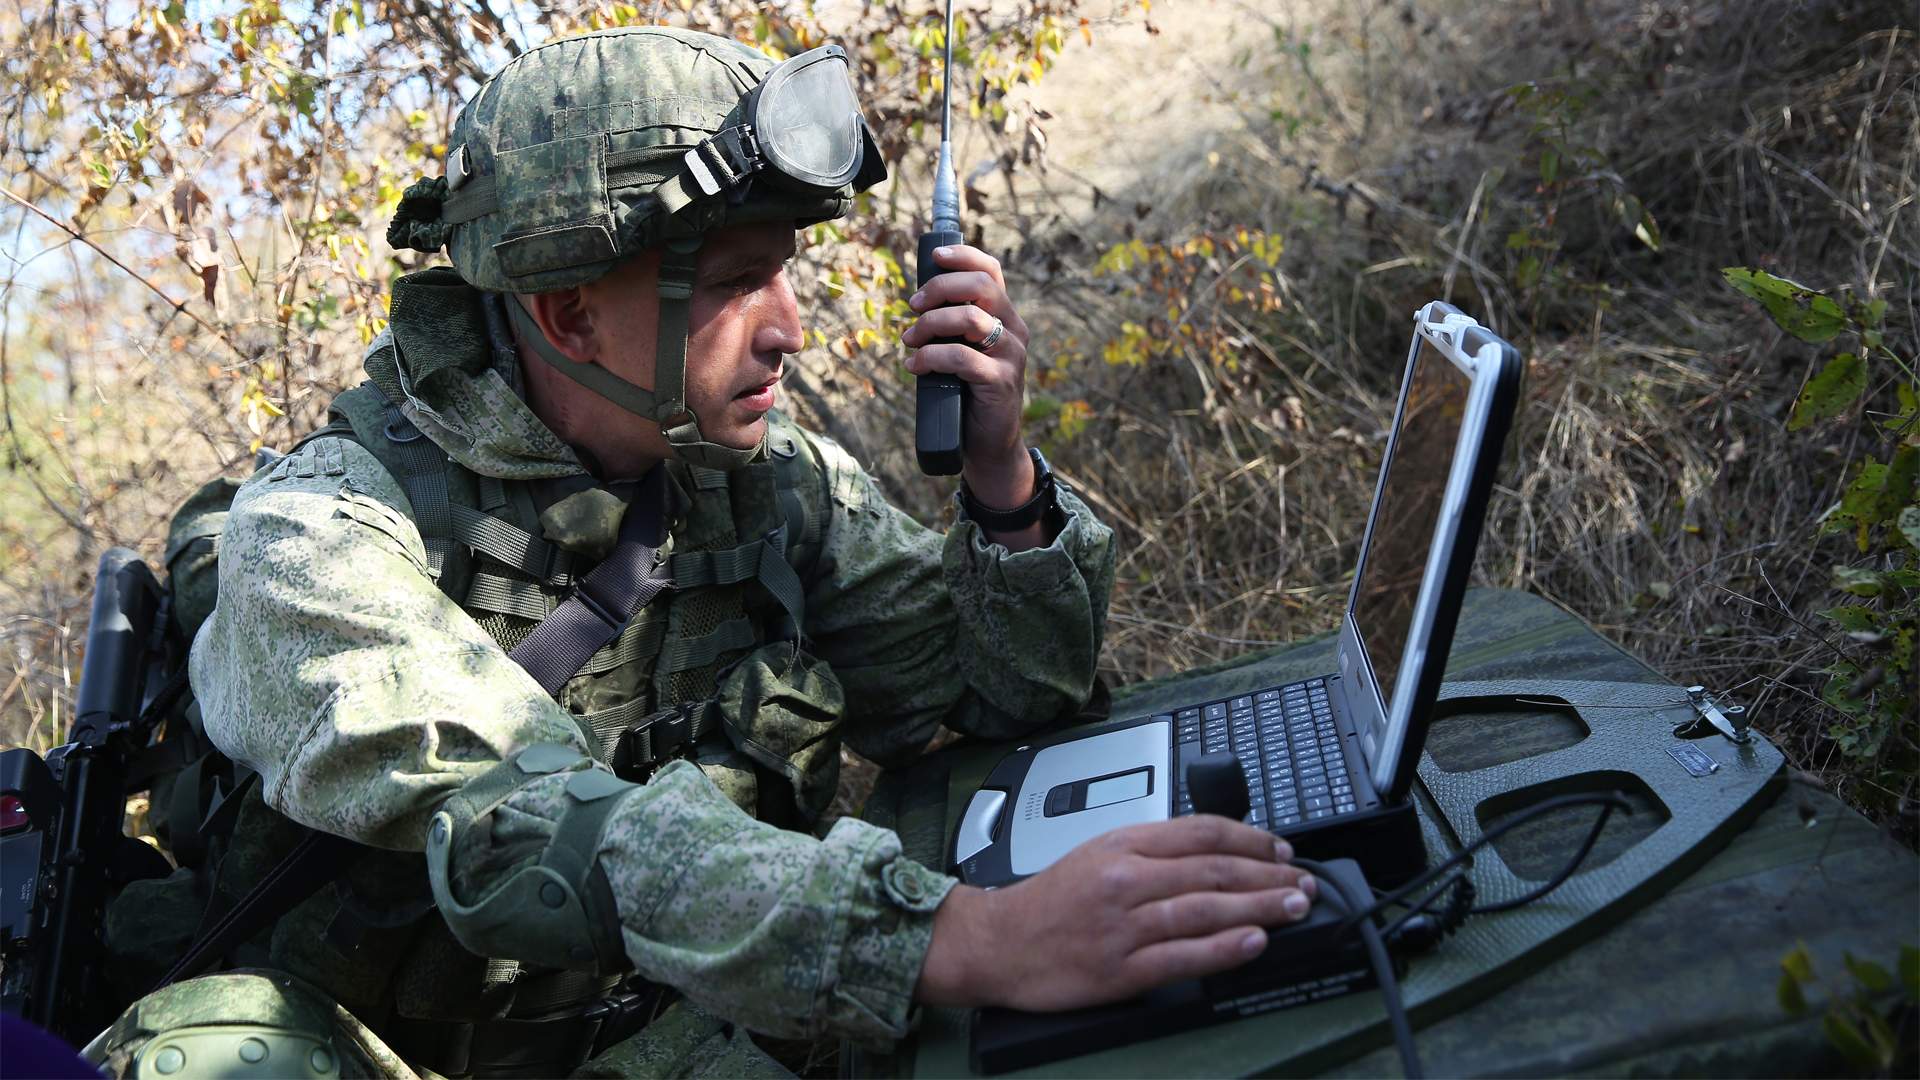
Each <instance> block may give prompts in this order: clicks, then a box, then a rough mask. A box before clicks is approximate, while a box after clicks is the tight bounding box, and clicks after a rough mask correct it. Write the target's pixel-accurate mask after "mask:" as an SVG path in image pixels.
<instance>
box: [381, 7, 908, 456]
mask: <svg viewBox="0 0 1920 1080" xmlns="http://www.w3.org/2000/svg"><path fill="white" fill-rule="evenodd" d="M836 60H837V62H838V66H837V67H836V65H835V61H836ZM836 76H837V78H836ZM770 91H771V93H770ZM769 97H773V98H778V99H780V100H779V101H768V100H767V99H768V98H769ZM781 102H784V105H782V104H781ZM809 111H811V112H813V113H814V114H815V115H816V116H819V115H825V116H826V117H827V119H828V121H829V123H828V124H826V125H825V126H826V127H827V128H830V129H831V131H832V138H831V139H829V140H827V141H828V142H829V143H831V144H832V145H831V146H830V147H829V148H828V149H827V150H826V151H825V152H824V153H825V156H826V157H828V158H832V159H833V164H832V165H830V166H827V167H823V168H820V169H814V170H811V171H810V170H809V169H808V168H807V167H806V166H805V164H804V163H802V164H800V165H797V166H795V165H790V159H791V157H792V156H793V155H786V156H785V157H784V158H783V155H782V154H781V153H780V150H779V147H778V146H777V145H774V143H775V142H777V138H770V137H769V136H777V133H778V131H779V130H780V128H781V123H782V121H783V120H790V119H791V118H792V117H794V116H796V115H799V114H805V113H807V112H809ZM802 118H803V119H804V117H802ZM789 126H790V127H792V129H793V130H796V131H798V130H802V129H805V130H807V131H809V132H817V131H818V130H819V129H820V128H821V125H819V124H812V125H806V124H789ZM756 129H757V130H756ZM849 140H851V143H849ZM807 145H809V146H818V145H820V143H819V140H818V139H815V140H813V142H811V143H809V144H807ZM803 149H804V148H803ZM800 156H801V157H802V158H805V157H806V156H807V155H806V154H805V153H804V152H803V153H802V154H801V155H800ZM821 156H822V155H821V153H819V152H816V153H815V154H814V155H813V157H814V158H820V157H821ZM885 176H886V167H885V164H884V162H883V161H882V159H881V157H880V153H879V150H878V148H877V147H876V146H875V144H874V141H873V137H872V133H871V132H870V131H869V130H868V129H867V126H866V121H865V120H864V118H862V117H861V116H860V112H859V105H858V103H857V102H856V101H855V100H854V97H853V93H852V89H851V86H850V85H849V84H848V80H847V76H846V68H845V55H844V54H843V53H841V52H840V51H839V49H838V48H837V47H833V46H826V47H823V48H821V49H815V50H812V51H810V52H808V53H803V54H801V55H800V56H796V57H793V58H791V59H789V60H787V61H785V62H782V63H779V64H776V63H775V62H774V61H773V60H772V59H770V58H769V57H767V56H765V55H764V54H762V53H760V52H758V51H757V50H754V49H752V48H750V47H748V46H746V45H744V44H741V43H740V42H736V41H730V40H728V39H726V38H721V37H715V36H713V35H711V34H702V33H697V32H694V31H689V30H681V29H677V28H673V27H663V26H648V27H625V28H621V29H615V30H605V31H600V32H598V33H592V34H585V35H581V36H578V37H569V38H562V39H560V40H557V41H552V42H549V43H547V44H545V45H542V46H540V47H538V48H535V49H531V50H528V51H527V52H525V53H522V54H521V55H520V56H518V57H516V58H515V59H514V60H513V61H512V62H510V63H509V64H508V65H507V66H506V67H505V68H503V69H501V70H500V71H499V72H498V73H497V74H495V75H494V76H493V78H491V79H489V80H488V81H487V83H486V85H484V86H482V87H481V89H480V92H479V93H478V94H476V95H475V96H474V97H473V99H472V100H471V101H469V102H468V103H467V104H466V106H465V107H464V108H463V109H462V110H461V111H460V115H459V118H458V119H457V120H456V121H455V123H454V128H453V134H452V136H451V138H450V140H449V144H448V152H447V165H446V169H445V172H444V174H443V175H442V176H441V177H436V178H433V179H430V180H423V181H421V182H419V183H417V184H415V185H413V187H410V188H409V189H408V190H407V195H406V197H405V198H403V199H402V200H401V204H400V207H399V208H398V210H397V211H396V212H395V214H394V219H393V223H392V224H391V226H390V227H389V228H388V231H387V239H388V242H389V243H391V244H392V245H393V246H395V247H411V248H414V249H416V250H421V251H437V250H439V248H440V247H441V246H442V245H445V247H446V249H447V253H448V255H449V256H450V257H451V259H452V261H453V265H454V268H455V269H456V270H458V271H459V273H460V276H461V277H462V278H464V279H466V281H467V282H468V283H469V284H471V285H473V286H475V287H477V288H481V289H486V290H490V291H494V292H503V293H538V292H552V291H557V290H560V289H567V288H572V287H575V286H579V285H584V284H587V283H589V282H591V281H594V280H595V279H597V278H599V277H601V276H602V275H604V274H606V273H607V272H608V271H610V270H612V269H613V267H614V266H615V265H616V264H617V263H619V262H620V260H622V259H624V258H627V257H630V256H632V255H635V254H638V253H640V252H642V251H646V250H649V249H654V248H659V249H662V251H661V266H660V279H659V281H660V283H659V293H660V317H659V329H658V332H657V335H656V337H657V346H656V350H655V362H654V387H653V388H652V389H651V390H649V389H647V388H644V387H640V386H636V385H634V384H632V383H629V382H627V381H626V380H625V379H622V378H620V377H618V376H616V375H614V374H613V373H612V372H611V371H609V370H608V369H606V368H604V367H601V366H599V365H597V364H583V363H579V362H577V361H574V360H572V359H570V358H568V357H566V356H564V355H562V354H561V353H560V352H559V351H558V350H557V349H554V348H553V346H552V345H551V343H549V342H548V341H547V340H546V338H545V337H544V336H543V335H542V334H541V333H540V331H539V330H538V328H537V327H536V325H535V324H534V322H533V320H532V318H531V317H530V316H529V315H528V314H527V312H526V310H525V308H524V307H523V306H522V305H521V304H520V303H518V302H513V301H509V303H508V304H507V309H508V311H509V313H510V314H511V315H512V316H513V318H514V321H515V323H516V325H517V326H518V328H519V330H520V333H521V336H522V337H523V338H524V339H525V340H526V341H527V342H528V344H530V345H531V346H532V347H533V350H534V351H535V352H536V353H538V354H539V355H540V357H541V358H542V359H543V360H545V361H546V362H548V363H549V364H552V365H553V366H554V367H556V368H558V369H559V370H560V371H561V372H562V373H563V374H565V375H567V376H569V377H571V378H573V379H574V380H576V381H577V382H579V383H581V384H582V385H584V386H586V387H587V388H588V389H590V390H592V391H594V392H595V393H598V394H600V395H601V396H603V397H606V398H607V399H609V400H611V401H613V402H614V403H615V404H617V405H620V406H621V407H623V408H625V409H627V410H628V411H630V412H634V413H636V414H638V415H641V416H644V417H646V418H648V419H651V420H654V421H656V422H658V423H659V424H660V426H661V428H662V430H663V431H665V432H666V434H667V437H668V440H669V442H670V443H671V444H672V445H673V446H674V449H675V452H676V454H678V455H679V456H680V457H682V458H683V459H686V460H688V461H690V462H692V463H693V464H699V465H707V466H710V467H715V468H734V467H737V466H739V465H743V464H746V463H747V462H749V461H751V460H754V459H755V458H757V457H758V456H759V455H760V453H761V452H762V450H761V449H754V450H747V451H740V450H735V449H733V448H729V447H725V446H721V445H719V444H715V443H710V442H707V441H705V440H704V439H703V438H702V436H701V435H700V432H699V426H698V419H697V418H696V417H694V416H693V414H692V413H691V412H690V411H689V410H688V409H687V407H686V399H685V383H686V359H685V357H686V341H687V330H688V326H689V324H690V321H691V317H690V311H689V308H690V303H689V298H690V296H691V293H692V285H693V270H694V263H695V259H696V255H697V252H698V249H699V245H700V239H701V237H702V235H703V234H705V233H707V232H709V231H712V230H714V229H720V228H727V227H730V226H735V225H749V224H757V223H764V222H773V221H791V222H793V223H794V225H795V227H803V226H806V225H810V224H813V223H815V222H819V221H826V220H830V219H833V218H837V217H840V216H842V215H844V214H845V213H846V212H847V210H848V208H849V207H850V206H851V205H852V200H853V195H854V194H855V193H856V192H859V191H863V190H865V189H866V188H868V187H870V186H872V185H873V184H875V183H877V182H879V181H880V180H881V179H884V178H885Z"/></svg>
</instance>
